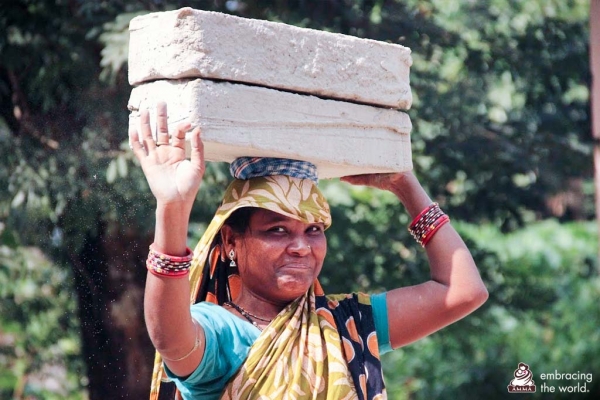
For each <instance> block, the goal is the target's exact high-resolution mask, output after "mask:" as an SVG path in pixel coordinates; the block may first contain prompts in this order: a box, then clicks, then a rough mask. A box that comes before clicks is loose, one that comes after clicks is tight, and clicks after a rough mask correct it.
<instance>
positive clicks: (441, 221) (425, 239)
mask: <svg viewBox="0 0 600 400" xmlns="http://www.w3.org/2000/svg"><path fill="white" fill-rule="evenodd" d="M446 222H450V217H448V216H447V215H446V214H444V215H443V216H442V217H440V218H439V219H438V220H437V221H436V222H435V224H434V225H431V230H429V231H428V232H427V233H425V237H423V239H422V240H421V246H423V247H425V246H426V245H427V243H429V241H430V240H431V239H432V238H433V235H435V233H436V232H437V231H438V230H439V229H440V228H441V227H442V225H444V224H445V223H446Z"/></svg>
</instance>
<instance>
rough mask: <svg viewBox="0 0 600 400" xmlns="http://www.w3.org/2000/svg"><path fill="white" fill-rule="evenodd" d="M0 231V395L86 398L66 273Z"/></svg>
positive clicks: (37, 252)
mask: <svg viewBox="0 0 600 400" xmlns="http://www.w3.org/2000/svg"><path fill="white" fill-rule="evenodd" d="M0 234H1V235H2V241H0V398H15V399H20V398H32V399H33V398H35V399H38V398H39V399H42V398H43V399H61V398H65V397H66V398H69V399H83V398H85V397H84V395H83V393H84V391H83V389H82V387H83V386H84V384H85V382H86V377H85V376H86V375H85V367H84V364H83V361H82V359H81V358H80V349H79V343H80V339H79V323H78V320H77V318H76V317H75V316H74V313H75V309H76V304H75V299H74V298H73V295H72V293H73V291H74V289H73V285H72V279H71V277H70V274H69V272H68V271H65V270H64V269H60V268H57V267H56V266H55V265H53V264H52V263H50V262H49V261H48V259H47V258H46V257H45V256H44V255H43V254H42V253H41V252H40V250H39V249H37V248H33V247H15V245H16V241H15V239H14V237H11V235H10V234H9V232H7V231H6V230H3V231H1V232H0Z"/></svg>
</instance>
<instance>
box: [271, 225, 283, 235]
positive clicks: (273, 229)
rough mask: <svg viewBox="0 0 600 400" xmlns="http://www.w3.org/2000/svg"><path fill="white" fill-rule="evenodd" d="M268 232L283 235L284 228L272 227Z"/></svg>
mask: <svg viewBox="0 0 600 400" xmlns="http://www.w3.org/2000/svg"><path fill="white" fill-rule="evenodd" d="M269 232H276V233H284V232H285V228H283V227H282V226H274V227H272V228H270V229H269Z"/></svg>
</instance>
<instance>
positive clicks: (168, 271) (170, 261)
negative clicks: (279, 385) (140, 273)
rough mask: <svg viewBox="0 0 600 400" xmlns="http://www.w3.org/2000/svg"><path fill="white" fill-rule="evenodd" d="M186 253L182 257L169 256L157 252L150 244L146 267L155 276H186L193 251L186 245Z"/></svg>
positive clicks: (190, 264)
mask: <svg viewBox="0 0 600 400" xmlns="http://www.w3.org/2000/svg"><path fill="white" fill-rule="evenodd" d="M185 250H186V254H185V256H183V257H178V256H170V255H167V254H163V253H159V252H158V251H156V250H154V249H153V248H152V245H150V252H149V253H148V259H147V260H146V268H148V271H150V272H151V273H152V274H154V275H156V276H162V277H168V278H177V277H181V276H186V275H187V274H188V273H189V272H190V267H191V266H192V258H193V257H194V253H193V252H192V250H191V249H190V248H189V247H187V248H186V249H185Z"/></svg>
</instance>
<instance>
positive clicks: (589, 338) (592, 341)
mask: <svg viewBox="0 0 600 400" xmlns="http://www.w3.org/2000/svg"><path fill="white" fill-rule="evenodd" d="M455 225H456V224H455ZM458 229H459V230H460V231H461V233H462V234H463V235H464V236H465V237H467V238H470V239H472V240H474V241H475V243H476V244H477V247H478V248H480V249H482V250H484V251H486V252H491V254H493V257H490V256H489V253H488V257H486V258H484V259H483V260H482V259H480V257H479V256H478V255H475V257H476V259H477V262H478V266H479V268H480V271H482V274H483V276H484V280H485V282H486V284H487V285H488V290H489V292H490V299H489V300H488V302H487V303H486V304H485V305H484V306H483V307H482V308H481V309H480V310H478V311H476V312H475V313H474V314H472V315H470V316H469V317H467V318H466V319H464V320H461V321H459V322H458V323H455V324H453V325H451V326H450V327H447V328H445V329H444V330H442V331H441V332H439V333H436V334H434V335H432V336H430V337H429V338H426V339H425V340H421V341H419V342H417V343H415V344H412V345H410V346H407V347H405V348H402V349H400V350H397V351H395V352H393V353H391V354H387V355H385V356H384V365H386V366H387V368H386V370H385V372H386V379H387V382H388V388H389V393H390V398H392V399H406V398H409V397H410V398H415V399H429V398H440V399H450V398H473V399H479V398H504V397H505V396H506V394H507V389H506V386H507V385H508V384H509V382H510V380H511V379H512V378H513V375H512V374H513V372H514V370H515V369H516V368H517V366H518V363H519V362H524V363H526V364H528V365H529V366H530V368H531V370H532V372H533V373H534V381H535V383H536V385H537V387H538V390H537V393H536V394H535V395H533V396H532V397H533V398H544V394H542V393H541V390H540V387H541V385H542V383H546V384H547V385H548V386H556V387H558V386H564V385H572V384H573V382H571V381H565V380H558V381H557V380H542V379H541V378H540V374H542V373H544V374H545V373H553V372H555V371H558V372H563V373H566V372H569V373H573V372H577V371H580V372H582V373H592V374H594V373H595V372H596V371H598V370H600V361H599V360H598V357H597V355H598V354H600V327H599V326H598V323H597V322H598V321H599V320H600V310H599V309H598V306H597V303H598V302H597V299H598V297H599V296H600V278H599V276H598V273H597V268H598V260H597V253H596V252H597V240H598V233H597V231H596V227H595V225H593V224H591V223H588V224H582V223H572V224H559V223H557V222H556V221H553V220H548V221H543V222H541V223H537V224H533V225H530V226H528V227H527V228H525V229H523V230H519V231H517V232H514V233H513V234H510V235H503V234H502V233H501V232H499V230H498V229H497V228H496V227H494V226H491V225H484V226H477V225H469V224H458ZM579 383H583V382H579ZM576 384H577V382H575V385H576ZM587 389H589V390H590V393H589V394H590V395H591V394H593V393H595V394H597V393H599V392H600V387H599V386H598V384H597V383H595V382H592V383H588V384H587ZM556 390H557V391H558V388H557V389H556ZM570 396H573V394H570V395H569V396H567V395H562V396H561V395H559V394H554V395H553V397H552V398H570ZM592 397H593V396H592Z"/></svg>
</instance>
